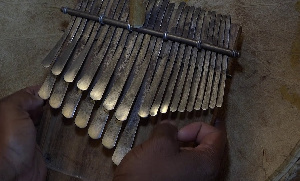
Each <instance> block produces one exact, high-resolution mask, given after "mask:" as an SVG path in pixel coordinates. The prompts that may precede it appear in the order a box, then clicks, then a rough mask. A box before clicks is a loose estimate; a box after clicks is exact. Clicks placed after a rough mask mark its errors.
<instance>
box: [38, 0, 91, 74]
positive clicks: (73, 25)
mask: <svg viewBox="0 0 300 181" xmlns="http://www.w3.org/2000/svg"><path fill="white" fill-rule="evenodd" d="M85 1H86V0H85ZM85 1H81V3H78V4H77V6H76V8H75V9H78V10H84V9H85V7H86V5H87V3H86V2H85ZM79 19H80V18H77V17H72V19H71V22H70V23H69V25H68V27H67V29H66V31H65V33H64V35H63V36H62V37H61V38H60V39H59V41H58V42H57V43H56V45H55V46H54V48H53V49H52V50H51V51H50V52H49V53H48V55H47V56H46V57H45V58H44V60H43V61H42V65H43V66H44V67H46V68H47V67H50V66H51V65H52V63H53V62H54V61H55V60H56V58H57V56H58V55H59V54H60V53H61V50H62V47H63V44H64V43H65V42H66V41H67V40H68V39H70V38H71V34H74V33H73V32H74V31H77V28H78V26H79V23H78V21H79ZM79 22H80V21H79Z"/></svg>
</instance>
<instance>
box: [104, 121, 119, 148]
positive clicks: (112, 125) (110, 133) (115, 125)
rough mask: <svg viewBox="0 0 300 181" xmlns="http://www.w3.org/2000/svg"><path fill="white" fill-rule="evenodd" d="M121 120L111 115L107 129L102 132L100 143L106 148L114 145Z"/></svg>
mask: <svg viewBox="0 0 300 181" xmlns="http://www.w3.org/2000/svg"><path fill="white" fill-rule="evenodd" d="M122 124H123V122H122V121H118V119H117V118H116V117H115V116H113V117H112V119H111V120H110V121H109V122H108V125H107V129H106V131H105V133H104V136H103V139H102V144H103V146H104V147H105V148H107V149H112V148H113V147H115V145H116V140H117V139H118V135H119V133H120V131H121V128H122Z"/></svg>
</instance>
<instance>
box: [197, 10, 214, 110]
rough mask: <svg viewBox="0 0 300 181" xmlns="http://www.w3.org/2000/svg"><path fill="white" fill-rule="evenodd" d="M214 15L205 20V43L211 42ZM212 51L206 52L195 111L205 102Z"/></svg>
mask: <svg viewBox="0 0 300 181" xmlns="http://www.w3.org/2000/svg"><path fill="white" fill-rule="evenodd" d="M214 20H215V17H214V14H213V13H212V12H208V13H207V15H206V16H205V19H204V26H203V35H204V36H203V41H209V39H210V37H211V36H212V32H213V27H214ZM210 55H211V51H205V56H204V65H203V70H202V75H201V81H200V84H199V88H198V94H197V98H196V102H195V105H194V109H195V110H200V108H201V105H202V101H203V95H204V91H205V85H206V81H207V72H208V66H209V62H210V61H209V60H210Z"/></svg>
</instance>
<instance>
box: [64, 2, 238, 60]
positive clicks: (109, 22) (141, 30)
mask: <svg viewBox="0 0 300 181" xmlns="http://www.w3.org/2000/svg"><path fill="white" fill-rule="evenodd" d="M61 11H62V12H63V13H65V14H69V15H71V16H78V17H82V18H85V19H89V20H93V21H97V22H99V23H101V24H107V25H111V26H116V27H119V28H124V29H128V30H129V31H136V32H139V33H143V34H149V35H152V36H156V37H159V38H163V39H164V40H171V41H174V42H179V43H183V44H186V45H190V46H193V47H197V48H198V49H204V50H209V51H212V52H216V53H220V54H223V55H227V56H229V57H240V52H238V51H236V50H231V49H228V48H223V47H219V46H215V45H212V44H210V43H206V42H202V41H201V40H198V41H197V40H193V39H188V38H184V37H180V36H176V35H172V34H169V33H168V32H159V31H155V30H152V29H147V28H143V27H142V28H133V27H132V26H131V25H130V24H129V23H127V22H123V21H118V20H114V19H111V18H107V17H104V15H101V16H96V15H92V14H89V13H86V12H83V11H78V10H74V9H69V8H66V7H62V8H61Z"/></svg>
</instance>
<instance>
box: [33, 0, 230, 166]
mask: <svg viewBox="0 0 300 181" xmlns="http://www.w3.org/2000/svg"><path fill="white" fill-rule="evenodd" d="M145 5H146V6H147V16H146V21H145V25H144V26H145V27H147V28H149V29H153V30H156V31H162V32H166V31H167V32H169V33H171V34H175V35H178V36H182V37H186V38H191V39H196V40H201V41H206V42H209V43H211V44H214V45H217V46H220V47H224V48H228V46H229V34H230V17H229V16H222V15H219V14H216V13H215V12H207V11H204V10H203V9H201V8H195V7H191V6H186V4H185V3H180V4H179V5H178V6H177V7H176V6H175V4H172V3H169V2H168V1H167V0H156V1H153V0H149V1H148V2H147V3H146V4H145ZM77 9H78V10H81V11H86V12H89V13H91V14H97V15H105V16H106V17H109V18H113V19H116V20H120V21H128V17H129V14H128V13H129V0H114V1H109V0H103V1H96V0H95V1H83V2H81V3H80V4H79V5H78V6H77ZM227 61H228V57H227V56H226V55H221V54H217V53H215V52H210V51H205V50H198V49H197V48H195V47H191V46H187V45H185V44H180V43H177V42H172V41H164V40H163V39H161V38H157V37H153V36H150V35H146V34H140V33H137V32H130V31H128V30H127V29H122V28H116V27H113V26H108V25H102V24H99V23H97V22H94V21H89V20H86V19H82V18H80V17H73V19H72V22H71V23H70V25H69V27H68V29H67V30H66V32H65V34H64V35H63V37H62V38H61V39H60V40H59V41H58V43H57V44H56V46H55V47H54V48H53V49H52V50H51V51H50V53H49V54H48V56H47V57H46V58H45V59H44V61H43V65H44V66H45V67H51V73H50V74H49V75H48V76H47V78H46V80H45V82H44V84H43V85H42V87H41V89H40V91H39V95H40V96H41V97H42V98H43V99H48V98H50V100H49V103H50V105H51V107H53V108H59V107H63V108H62V113H63V115H64V116H65V117H66V118H72V117H74V115H76V117H75V124H76V125H77V126H78V127H80V128H85V127H87V126H88V124H89V130H88V133H89V135H90V137H91V138H94V139H98V138H100V137H101V135H102V132H103V131H104V130H105V134H104V136H103V140H102V142H103V144H104V146H106V147H107V148H113V147H114V146H115V143H116V141H117V139H118V135H119V133H120V131H121V128H122V123H123V121H125V120H127V122H126V126H125V130H124V131H123V132H122V136H121V138H120V140H119V144H118V146H117V149H116V150H115V154H114V157H113V158H114V159H115V160H114V162H115V163H118V162H119V161H120V159H122V158H123V156H124V154H126V153H127V152H128V151H129V150H130V148H131V146H132V143H133V140H134V137H135V133H136V130H137V127H138V124H139V120H140V116H141V117H147V116H148V115H149V114H150V115H152V116H155V115H157V113H158V112H161V113H166V112H167V111H168V110H169V111H171V112H175V111H180V112H184V111H192V110H199V109H203V110H206V109H208V108H215V107H216V106H217V107H220V106H221V105H222V102H223V95H224V87H225V79H226V70H227ZM76 110H77V111H76ZM110 114H111V115H112V116H110ZM91 115H93V116H91ZM104 128H105V129H104Z"/></svg>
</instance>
